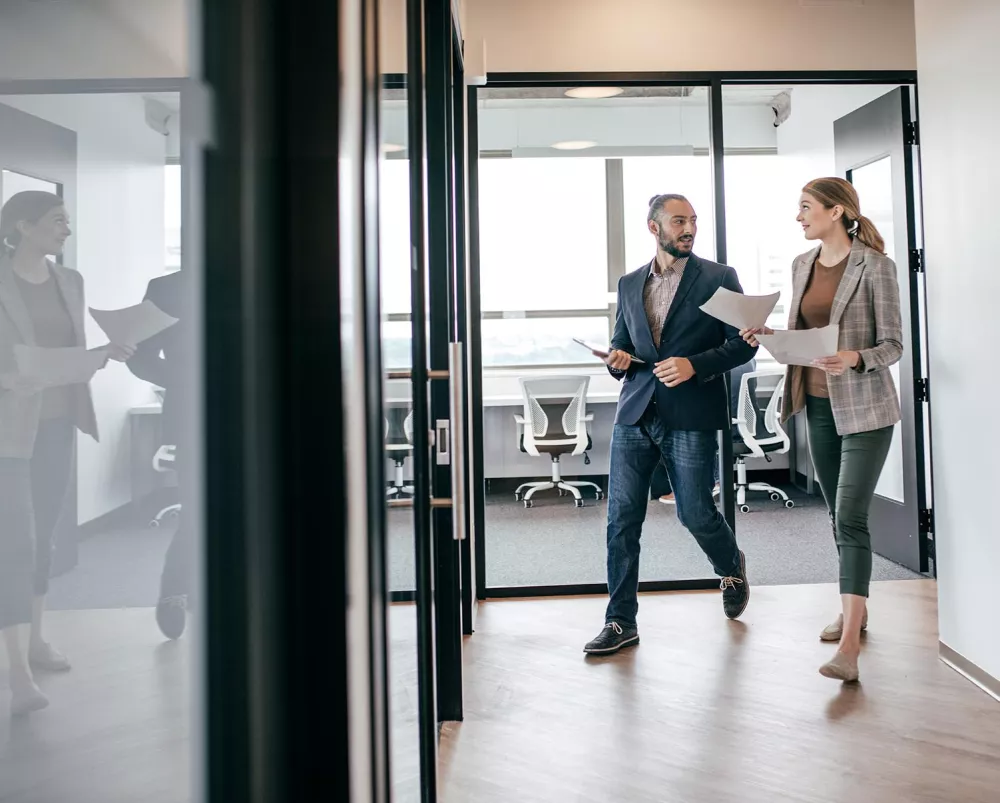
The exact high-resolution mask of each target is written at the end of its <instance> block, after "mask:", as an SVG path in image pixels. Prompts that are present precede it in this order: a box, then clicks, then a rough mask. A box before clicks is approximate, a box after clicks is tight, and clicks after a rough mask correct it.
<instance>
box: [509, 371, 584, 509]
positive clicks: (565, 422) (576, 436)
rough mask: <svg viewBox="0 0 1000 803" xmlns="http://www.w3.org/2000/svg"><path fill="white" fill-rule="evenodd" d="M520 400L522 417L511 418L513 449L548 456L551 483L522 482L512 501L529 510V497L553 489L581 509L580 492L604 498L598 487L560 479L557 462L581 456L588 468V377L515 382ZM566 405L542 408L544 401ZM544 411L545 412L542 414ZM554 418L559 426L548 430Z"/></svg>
mask: <svg viewBox="0 0 1000 803" xmlns="http://www.w3.org/2000/svg"><path fill="white" fill-rule="evenodd" d="M518 382H520V384H521V395H522V396H523V397H524V415H523V416H522V415H515V416H514V421H515V422H517V446H518V449H520V450H521V451H522V452H524V453H525V454H529V455H531V456H532V457H541V456H542V455H543V454H544V455H548V456H549V458H550V460H551V461H552V479H551V480H550V481H548V482H526V483H524V484H522V485H521V486H520V487H519V488H518V489H517V490H516V491H514V498H515V499H517V500H519V501H520V500H522V499H523V500H524V506H525V507H531V506H532V504H533V502H532V499H531V498H532V497H533V496H534V495H535V493H537V492H538V491H548V490H552V489H557V490H558V491H559V495H560V496H564V495H565V494H566V493H569V494H570V495H572V497H573V499H574V501H575V503H576V506H577V507H583V495H582V494H581V493H580V489H581V488H593V489H594V492H595V494H596V498H597V499H603V498H604V492H603V491H602V490H601V486H600V485H598V484H597V483H594V482H569V481H567V480H564V479H563V478H562V475H561V473H560V465H559V460H560V458H561V457H562V455H564V454H569V455H580V454H582V455H583V456H584V462H585V463H587V464H588V465H589V464H590V457H589V456H588V455H587V450H588V449H590V448H591V447H592V446H593V443H592V441H591V440H590V435H589V434H588V433H587V423H588V422H590V421H593V420H594V416H593V415H587V388H588V387H589V386H590V377H589V376H548V377H544V378H539V379H524V378H523V377H521V378H519V379H518ZM567 397H568V398H569V403H568V404H567V403H566V402H557V403H553V404H543V401H544V399H546V398H549V399H565V398H567ZM546 408H548V411H546ZM550 415H552V416H555V417H557V419H558V421H559V422H560V424H561V426H559V427H550V418H549V416H550Z"/></svg>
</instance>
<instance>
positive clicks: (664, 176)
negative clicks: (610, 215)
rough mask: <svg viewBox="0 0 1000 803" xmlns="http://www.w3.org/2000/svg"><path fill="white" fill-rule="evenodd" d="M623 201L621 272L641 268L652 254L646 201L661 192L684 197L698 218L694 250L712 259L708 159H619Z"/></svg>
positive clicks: (702, 157) (703, 157)
mask: <svg viewBox="0 0 1000 803" xmlns="http://www.w3.org/2000/svg"><path fill="white" fill-rule="evenodd" d="M622 174H623V175H622V179H623V181H622V183H623V190H624V199H625V204H624V206H625V270H626V271H633V270H635V269H637V268H639V267H641V266H642V265H643V264H644V263H645V264H648V263H649V261H650V260H651V259H652V258H653V257H654V256H655V254H656V243H655V242H654V241H653V235H651V234H650V233H649V228H648V226H647V225H646V215H647V213H648V212H649V199H650V198H652V197H653V196H654V195H662V194H663V193H676V194H678V195H683V196H685V197H686V198H687V199H688V200H689V201H690V202H691V205H692V206H693V207H694V209H695V212H696V213H697V215H698V236H697V238H696V239H695V246H694V250H695V253H696V254H699V255H701V256H703V257H705V258H706V259H715V215H714V208H715V207H714V205H713V200H712V160H711V159H710V158H709V157H708V156H632V157H628V158H626V159H623V160H622Z"/></svg>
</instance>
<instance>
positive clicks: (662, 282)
mask: <svg viewBox="0 0 1000 803" xmlns="http://www.w3.org/2000/svg"><path fill="white" fill-rule="evenodd" d="M685 265H687V257H684V258H683V259H678V260H677V261H676V262H674V264H673V265H671V266H670V267H669V268H667V270H666V272H665V273H660V271H659V267H660V265H659V263H658V262H657V261H656V259H653V261H652V263H651V264H650V266H649V275H648V276H647V277H646V286H645V287H644V288H643V291H642V301H643V304H644V305H645V307H646V320H647V321H649V331H650V332H651V333H652V335H653V344H654V345H655V346H656V347H657V348H659V347H660V337H661V336H662V335H663V325H664V324H665V323H666V322H667V313H669V312H670V305H671V304H672V303H673V302H674V296H676V295H677V288H678V287H680V285H681V278H682V277H683V276H684V266H685Z"/></svg>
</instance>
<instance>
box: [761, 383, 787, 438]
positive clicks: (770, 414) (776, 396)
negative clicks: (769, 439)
mask: <svg viewBox="0 0 1000 803" xmlns="http://www.w3.org/2000/svg"><path fill="white" fill-rule="evenodd" d="M784 393H785V375H784V374H782V375H781V379H779V380H778V384H777V385H776V386H775V388H774V393H773V394H771V400H770V401H769V402H768V403H767V409H766V410H765V411H764V426H765V427H767V431H768V432H770V433H771V434H772V435H784V434H785V433H784V429H783V428H782V426H781V400H782V397H783V396H784Z"/></svg>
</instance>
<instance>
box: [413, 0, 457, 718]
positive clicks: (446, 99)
mask: <svg viewBox="0 0 1000 803" xmlns="http://www.w3.org/2000/svg"><path fill="white" fill-rule="evenodd" d="M424 31H425V57H424V58H425V69H426V89H425V94H424V104H425V109H426V137H427V138H426V141H425V144H424V147H425V151H424V152H425V153H426V163H427V173H426V182H427V183H426V203H427V298H426V301H427V307H426V309H427V316H428V317H427V323H428V324H429V325H428V335H429V337H428V351H427V355H428V357H427V358H426V359H427V360H429V367H430V370H432V371H434V372H435V374H436V375H437V376H439V377H443V378H445V379H446V380H447V381H441V380H439V381H435V382H431V383H430V419H429V420H430V422H431V425H432V426H433V427H434V428H435V429H436V430H438V431H439V432H441V433H443V429H442V427H444V426H445V423H444V422H449V421H450V420H451V419H452V417H453V416H454V415H456V414H459V415H461V412H462V411H461V410H460V409H459V410H455V409H453V403H452V398H451V395H452V394H451V390H452V387H451V386H452V383H455V382H461V379H462V377H461V376H452V372H455V373H457V374H461V372H462V370H463V365H462V364H460V363H456V364H455V365H454V366H453V365H451V353H452V344H453V343H459V344H461V343H462V340H461V338H460V330H461V328H462V324H461V320H462V318H463V317H464V313H465V303H464V301H465V300H464V298H463V297H462V295H461V294H460V293H459V287H460V286H462V285H464V277H460V274H462V272H463V271H462V270H459V269H458V262H457V261H456V256H457V253H456V251H457V248H456V246H457V242H456V240H457V239H458V236H457V235H456V229H457V228H458V221H457V220H456V196H457V195H458V194H459V192H460V191H461V192H464V189H461V188H459V187H457V185H456V173H457V170H456V162H457V159H456V155H455V144H456V131H455V127H454V86H455V81H456V80H460V81H464V77H463V70H462V60H461V41H460V40H458V41H457V43H456V39H457V37H458V36H460V32H459V29H458V24H457V20H456V19H455V16H454V10H453V7H452V4H451V2H449V0H425V2H424ZM456 67H457V69H456ZM462 205H463V207H464V203H463V204H462ZM421 309H422V308H418V307H417V306H416V305H414V307H413V325H414V328H415V329H416V327H418V326H423V321H422V320H421V321H419V322H418V318H420V317H422V316H421V315H420V312H419V310H421ZM414 334H416V333H414ZM416 359H417V354H416V353H415V354H414V360H416ZM462 384H464V383H462ZM417 390H418V388H416V387H415V388H414V391H415V392H416V391H417ZM460 406H461V405H459V407H460ZM417 420H418V421H420V420H423V419H420V418H417ZM451 431H454V429H453V428H451ZM442 437H449V436H447V435H442V434H439V435H438V437H437V440H438V443H437V444H436V447H437V449H436V454H440V451H441V449H442V446H443V445H442V444H441V443H440V440H441V438H442ZM448 451H449V452H450V451H452V449H451V445H448ZM453 460H455V456H454V455H451V456H450V458H449V460H448V461H447V462H444V461H443V460H439V459H435V460H434V461H433V463H432V466H431V469H432V472H431V473H432V476H433V483H432V487H433V496H434V497H436V498H439V499H453V498H455V491H456V490H457V489H454V488H453V487H452V484H453V483H452V461H453ZM418 493H419V490H418ZM432 517H433V527H432V531H433V539H434V546H435V551H436V561H435V570H436V576H435V578H434V583H435V598H434V602H435V652H436V660H437V693H438V699H437V710H438V720H440V721H442V722H443V721H455V720H461V719H462V717H463V705H462V554H461V543H460V541H459V540H457V538H456V535H457V534H458V535H461V534H462V533H463V532H464V525H465V522H464V521H462V522H456V521H455V517H454V509H453V507H451V506H440V507H436V508H435V509H434V510H433V515H432Z"/></svg>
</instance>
